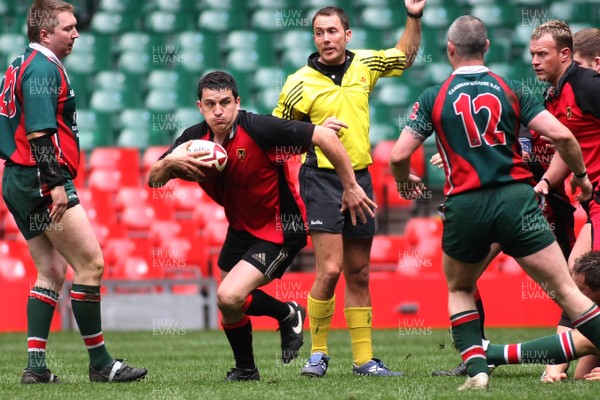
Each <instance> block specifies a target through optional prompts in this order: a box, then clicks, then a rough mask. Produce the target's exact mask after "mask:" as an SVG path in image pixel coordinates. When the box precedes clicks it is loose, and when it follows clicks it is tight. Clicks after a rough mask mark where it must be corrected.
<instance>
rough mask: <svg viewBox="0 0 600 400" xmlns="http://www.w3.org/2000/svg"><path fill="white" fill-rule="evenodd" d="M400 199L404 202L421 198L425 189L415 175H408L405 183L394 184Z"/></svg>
mask: <svg viewBox="0 0 600 400" xmlns="http://www.w3.org/2000/svg"><path fill="white" fill-rule="evenodd" d="M396 186H397V187H398V193H399V194H400V197H402V198H403V199H406V200H415V199H418V198H420V197H422V196H423V192H424V191H425V189H426V187H425V184H423V181H421V178H419V177H418V176H416V175H413V174H409V175H408V180H407V181H406V182H396Z"/></svg>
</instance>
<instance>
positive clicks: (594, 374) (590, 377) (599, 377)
mask: <svg viewBox="0 0 600 400" xmlns="http://www.w3.org/2000/svg"><path fill="white" fill-rule="evenodd" d="M583 378H584V379H585V380H586V381H600V367H596V368H594V369H593V370H591V371H590V373H589V374H585V375H584V376H583Z"/></svg>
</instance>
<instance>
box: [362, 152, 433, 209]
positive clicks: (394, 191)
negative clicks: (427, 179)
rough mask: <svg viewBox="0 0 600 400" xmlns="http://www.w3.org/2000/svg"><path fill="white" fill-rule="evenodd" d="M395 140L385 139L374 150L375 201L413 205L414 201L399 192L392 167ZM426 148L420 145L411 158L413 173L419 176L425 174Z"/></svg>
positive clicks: (381, 203)
mask: <svg viewBox="0 0 600 400" xmlns="http://www.w3.org/2000/svg"><path fill="white" fill-rule="evenodd" d="M395 144H396V141H395V140H384V141H381V142H379V143H377V145H376V146H375V148H374V150H373V165H371V167H370V170H371V178H372V180H373V194H374V196H375V202H377V203H378V204H379V205H381V206H383V207H400V208H403V207H411V206H412V204H413V201H411V200H405V199H403V198H402V197H400V195H399V194H398V187H397V185H396V181H395V179H394V176H393V175H392V171H391V169H390V157H391V154H392V148H393V147H394V145H395ZM424 160H425V150H424V149H423V146H420V147H419V148H418V149H417V151H415V153H414V154H413V156H412V158H411V173H412V174H415V175H417V176H419V177H421V178H422V177H423V176H424V174H425V162H424Z"/></svg>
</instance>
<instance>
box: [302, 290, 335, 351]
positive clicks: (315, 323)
mask: <svg viewBox="0 0 600 400" xmlns="http://www.w3.org/2000/svg"><path fill="white" fill-rule="evenodd" d="M334 310H335V295H333V297H332V298H331V299H329V300H317V299H314V298H313V297H311V296H310V295H308V319H309V321H310V337H311V341H312V347H311V353H314V352H316V351H320V352H322V353H325V354H328V353H327V336H328V335H329V328H330V327H331V319H332V318H333V312H334Z"/></svg>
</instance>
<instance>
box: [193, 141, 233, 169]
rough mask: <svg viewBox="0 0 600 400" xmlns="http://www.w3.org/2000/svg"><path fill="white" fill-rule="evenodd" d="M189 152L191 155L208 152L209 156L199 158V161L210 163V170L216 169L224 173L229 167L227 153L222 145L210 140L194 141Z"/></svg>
mask: <svg viewBox="0 0 600 400" xmlns="http://www.w3.org/2000/svg"><path fill="white" fill-rule="evenodd" d="M188 151H189V152H190V153H195V152H198V151H208V152H209V153H208V154H206V155H204V156H199V157H198V158H197V160H199V161H203V162H206V163H209V164H210V168H211V169H216V170H217V172H221V171H223V170H224V169H225V166H226V165H227V151H225V149H224V148H223V146H221V145H220V144H218V143H215V142H211V141H210V140H200V139H197V140H192V143H190V146H189V147H188Z"/></svg>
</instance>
